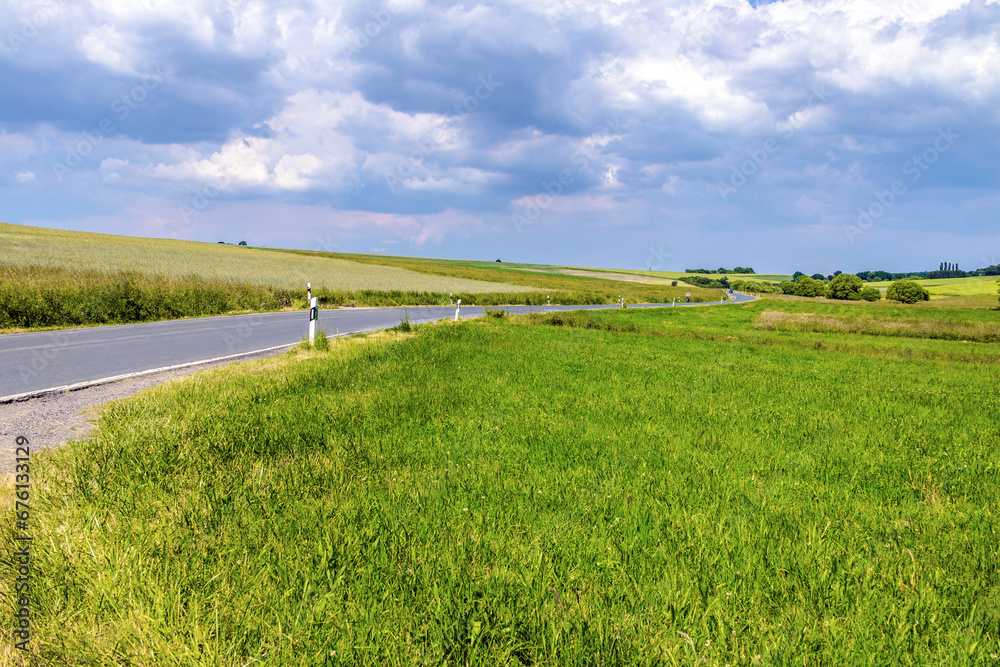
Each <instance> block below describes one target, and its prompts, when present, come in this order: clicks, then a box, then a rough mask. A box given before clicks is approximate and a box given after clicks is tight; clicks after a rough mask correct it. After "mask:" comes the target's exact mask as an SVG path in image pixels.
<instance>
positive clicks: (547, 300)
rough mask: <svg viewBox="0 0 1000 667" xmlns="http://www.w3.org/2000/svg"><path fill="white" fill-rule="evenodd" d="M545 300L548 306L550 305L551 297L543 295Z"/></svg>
mask: <svg viewBox="0 0 1000 667" xmlns="http://www.w3.org/2000/svg"><path fill="white" fill-rule="evenodd" d="M545 302H546V303H547V304H548V305H550V306H551V305H552V299H550V298H549V297H548V295H546V296H545Z"/></svg>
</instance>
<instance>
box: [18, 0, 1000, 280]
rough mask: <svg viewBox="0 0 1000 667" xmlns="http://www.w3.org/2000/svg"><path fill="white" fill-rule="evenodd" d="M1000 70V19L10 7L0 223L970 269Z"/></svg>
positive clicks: (885, 12) (334, 5)
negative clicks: (941, 265) (944, 263)
mask: <svg viewBox="0 0 1000 667" xmlns="http://www.w3.org/2000/svg"><path fill="white" fill-rule="evenodd" d="M997 62H1000V3H998V2H996V1H993V2H987V1H985V0H978V1H969V2H963V1H960V0H935V1H934V2H930V0H885V1H883V2H875V1H873V0H829V1H820V0H785V1H784V2H772V3H759V4H758V5H757V6H754V4H751V3H748V2H746V0H718V1H707V2H695V1H688V0H677V1H675V2H662V3H656V2H629V1H621V2H577V1H576V0H563V1H559V0H557V1H556V2H552V3H548V4H544V5H539V4H538V3H533V2H520V1H501V2H495V3H491V4H488V5H487V4H457V3H454V4H449V3H441V2H429V1H424V0H390V1H389V2H388V3H387V4H383V5H375V4H371V3H367V2H350V1H348V2H329V1H326V0H316V1H314V2H306V1H298V2H295V1H293V2H291V3H288V4H285V5H283V6H281V7H278V6H275V5H274V4H273V3H264V2H258V1H256V0H202V1H189V2H174V1H172V2H165V1H161V0H149V1H148V2H143V3H134V2H124V1H122V0H80V1H77V2H70V1H68V0H43V1H42V2H40V3H39V2H26V1H21V0H14V1H13V2H10V3H7V4H6V5H5V6H4V8H2V9H0V81H2V83H3V90H4V91H5V92H6V93H7V94H6V95H3V96H2V97H0V191H2V193H3V200H2V201H3V202H4V206H3V208H2V209H0V219H2V220H4V221H6V222H14V223H23V224H37V225H41V226H48V227H59V228H70V229H83V230H87V231H102V232H113V233H126V234H135V235H150V236H164V237H174V238H189V239H194V240H204V241H216V240H227V241H230V242H235V241H239V240H244V239H245V240H247V241H248V242H249V243H251V244H262V245H269V246H281V245H284V246H291V247H300V248H318V247H323V248H330V249H339V250H344V251H361V252H389V253H394V254H414V255H427V256H450V257H467V258H475V259H496V258H497V257H501V258H503V259H505V260H511V261H534V262H544V263H561V264H574V265H597V266H619V267H629V268H640V267H643V268H649V267H650V266H653V268H662V269H683V268H686V267H689V266H695V265H698V266H701V265H705V264H709V265H715V266H717V265H719V264H722V265H731V264H741V265H747V264H751V265H755V266H757V267H758V269H768V270H775V271H792V270H795V269H802V270H807V271H810V272H811V271H812V270H816V271H821V272H824V273H826V272H829V271H832V270H833V269H840V270H846V271H856V270H862V269H871V268H886V269H889V270H904V269H921V268H933V267H934V266H937V264H938V263H939V262H940V261H945V260H948V261H957V262H959V264H960V265H962V266H963V267H967V268H974V267H975V266H979V265H982V264H984V263H992V262H995V259H994V258H995V256H996V255H997V254H1000V231H998V229H997V226H996V222H995V212H996V211H997V210H1000V206H998V205H1000V197H998V185H1000V178H998V176H1000V164H998V163H997V160H996V155H997V154H998V153H1000V151H998V149H1000V146H998V138H997V137H998V136H1000V135H998V132H997V129H998V127H997V126H998V123H1000V112H998V111H997V110H998V109H1000V104H998V102H1000V99H998V97H1000V70H998V69H997V67H996V66H995V63H997ZM654 250H655V252H654ZM987 260H988V261H987ZM654 265H655V266H654Z"/></svg>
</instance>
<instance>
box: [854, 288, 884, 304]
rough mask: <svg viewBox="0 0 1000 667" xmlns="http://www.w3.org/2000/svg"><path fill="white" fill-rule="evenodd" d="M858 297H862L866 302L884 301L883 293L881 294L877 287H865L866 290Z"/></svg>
mask: <svg viewBox="0 0 1000 667" xmlns="http://www.w3.org/2000/svg"><path fill="white" fill-rule="evenodd" d="M858 296H860V297H861V298H862V299H864V300H865V301H881V300H882V292H880V291H879V290H878V288H877V287H865V288H864V289H862V290H861V292H860V293H859V294H858Z"/></svg>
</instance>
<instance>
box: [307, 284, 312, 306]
mask: <svg viewBox="0 0 1000 667" xmlns="http://www.w3.org/2000/svg"><path fill="white" fill-rule="evenodd" d="M312 298H313V286H312V283H306V301H307V302H308V303H312Z"/></svg>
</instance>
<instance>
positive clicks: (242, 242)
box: [237, 241, 247, 245]
mask: <svg viewBox="0 0 1000 667" xmlns="http://www.w3.org/2000/svg"><path fill="white" fill-rule="evenodd" d="M246 244H247V242H246V241H240V242H239V243H238V244H237V245H246Z"/></svg>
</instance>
